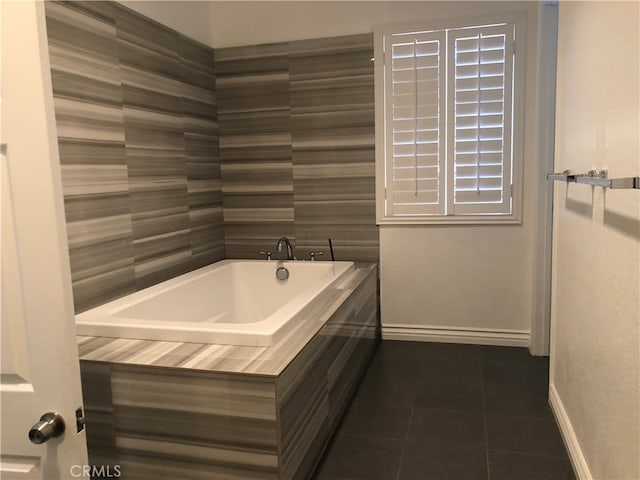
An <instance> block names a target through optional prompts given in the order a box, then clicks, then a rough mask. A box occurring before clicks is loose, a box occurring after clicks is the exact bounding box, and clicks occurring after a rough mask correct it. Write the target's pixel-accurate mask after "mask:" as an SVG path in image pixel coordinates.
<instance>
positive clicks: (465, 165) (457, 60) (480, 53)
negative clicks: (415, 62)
mask: <svg viewBox="0 0 640 480" xmlns="http://www.w3.org/2000/svg"><path fill="white" fill-rule="evenodd" d="M448 47H449V59H450V60H449V63H448V69H449V84H450V90H449V101H448V112H449V117H448V120H449V122H448V127H449V128H448V129H447V134H448V138H447V142H448V158H449V165H450V168H452V172H451V174H450V175H449V178H448V186H449V192H450V195H449V198H448V201H449V205H448V211H449V212H450V213H453V214H458V215H459V214H501V213H503V214H504V213H510V212H511V164H512V158H511V157H512V153H511V152H512V148H511V124H512V99H511V97H512V78H513V26H512V25H499V26H493V27H480V28H468V29H460V30H452V31H450V32H449V44H448Z"/></svg>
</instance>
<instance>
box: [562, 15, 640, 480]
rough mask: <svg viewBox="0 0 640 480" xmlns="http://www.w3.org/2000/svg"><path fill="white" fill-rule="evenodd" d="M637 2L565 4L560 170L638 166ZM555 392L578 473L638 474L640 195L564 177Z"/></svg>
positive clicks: (618, 478)
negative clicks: (575, 182)
mask: <svg viewBox="0 0 640 480" xmlns="http://www.w3.org/2000/svg"><path fill="white" fill-rule="evenodd" d="M639 24H640V3H638V2H628V3H613V2H566V3H564V2H562V3H561V4H560V22H559V39H558V43H559V50H558V97H557V98H558V107H557V114H556V124H557V136H556V138H557V143H556V170H559V171H560V170H563V169H566V168H570V169H572V170H573V171H575V172H583V171H587V170H589V169H591V168H599V169H601V168H607V169H608V170H609V174H610V176H611V177H626V176H637V175H638V174H640V156H639V155H640V141H639V131H640V122H639V117H640V107H639V102H640V94H639V92H640V79H639V74H638V72H639V69H640V62H639V58H640V48H639V43H640V38H639V35H638V25H639ZM555 205H556V211H555V212H554V255H553V264H554V272H553V285H554V286H553V305H554V308H553V314H552V326H553V327H552V345H551V348H552V350H551V385H550V396H551V400H552V406H553V408H554V412H555V413H556V416H557V418H558V421H559V424H560V426H561V429H562V431H563V436H564V437H565V440H566V441H567V443H568V445H569V450H570V453H571V456H572V458H573V461H574V464H575V466H576V470H577V471H578V473H579V477H580V478H581V479H584V478H594V479H602V480H636V479H638V478H640V392H639V384H640V192H638V191H637V190H607V191H604V190H603V189H602V188H599V187H594V188H592V187H589V186H586V185H577V184H569V185H564V184H560V183H556V197H555Z"/></svg>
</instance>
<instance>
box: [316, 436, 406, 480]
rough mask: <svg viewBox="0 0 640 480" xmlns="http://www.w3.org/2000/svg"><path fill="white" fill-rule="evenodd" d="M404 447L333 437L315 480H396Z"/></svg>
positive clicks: (354, 438)
mask: <svg viewBox="0 0 640 480" xmlns="http://www.w3.org/2000/svg"><path fill="white" fill-rule="evenodd" d="M404 445H405V444H404V442H397V441H393V440H382V439H378V438H367V437H361V436H355V435H344V434H342V433H340V434H338V435H336V436H335V437H334V440H333V444H332V445H331V446H330V448H329V451H328V453H327V455H326V456H325V458H324V461H323V462H322V464H321V465H320V467H319V469H318V471H317V472H316V477H315V479H316V480H325V479H332V480H334V479H339V478H350V479H354V480H396V478H397V474H398V470H399V468H400V460H401V458H402V453H403V450H404Z"/></svg>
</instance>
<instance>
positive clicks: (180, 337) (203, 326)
mask: <svg viewBox="0 0 640 480" xmlns="http://www.w3.org/2000/svg"><path fill="white" fill-rule="evenodd" d="M267 262H269V264H272V265H273V269H274V271H275V268H276V266H277V265H278V263H280V262H282V263H283V265H284V266H287V265H290V264H298V265H309V266H312V265H315V264H317V265H327V264H333V265H339V266H340V267H341V271H340V272H339V274H337V275H335V276H333V277H330V278H329V279H328V281H327V280H325V281H324V282H323V287H322V288H319V287H318V286H317V285H312V286H309V287H307V288H306V289H304V290H302V291H301V292H300V293H299V294H298V295H296V296H295V297H293V298H292V299H291V300H290V301H289V302H287V303H285V304H283V305H281V306H280V307H279V308H277V309H276V310H275V311H274V312H272V313H271V314H270V315H268V316H267V317H266V318H264V319H263V320H260V321H258V322H250V323H249V322H247V323H217V324H216V330H217V331H216V332H212V331H211V327H210V324H208V323H207V322H203V321H200V322H180V323H179V324H176V325H170V322H169V321H166V320H146V319H138V318H131V317H123V316H117V313H118V312H121V311H123V310H126V309H127V308H130V307H133V306H135V305H137V304H139V303H141V302H143V301H145V300H148V299H150V298H153V297H157V296H159V295H162V293H165V292H167V291H170V290H173V289H176V288H180V287H182V286H183V285H185V284H187V283H189V282H192V281H195V280H197V279H199V278H201V277H203V276H206V275H208V274H209V273H210V272H211V271H212V270H218V269H223V268H228V267H231V266H232V264H234V263H260V264H262V263H267ZM355 268H356V267H355V264H354V262H351V261H334V262H331V261H318V262H308V261H293V260H282V261H281V260H272V261H265V260H256V259H225V260H221V261H219V262H215V263H212V264H209V265H206V266H204V267H201V268H199V269H196V270H193V271H190V272H186V273H184V274H181V275H178V276H176V277H173V278H170V279H168V280H165V281H164V282H161V283H158V284H156V285H152V286H149V287H147V288H144V289H142V290H139V291H137V292H133V293H130V294H128V295H124V296H122V297H120V298H117V299H114V300H111V301H109V302H107V303H105V304H102V305H99V306H97V307H94V308H92V309H89V310H86V311H84V312H81V313H79V314H76V316H75V324H76V332H77V334H78V335H80V336H96V337H111V338H123V339H131V340H141V341H145V340H146V341H165V342H183V343H204V344H210V345H226V346H238V347H242V346H249V347H270V346H272V345H274V344H276V343H277V342H278V340H279V339H280V338H282V337H283V336H284V335H286V333H287V332H288V331H290V330H291V329H293V328H294V327H295V325H296V324H297V322H298V321H299V320H300V319H299V318H297V317H299V316H300V315H301V314H302V313H303V311H304V309H305V306H307V305H308V304H310V303H311V302H312V301H313V300H314V299H315V298H317V297H318V296H319V295H321V293H322V292H323V291H325V290H327V289H329V288H331V287H332V286H334V285H335V284H337V283H339V282H340V281H341V280H343V279H344V278H346V277H348V276H349V275H350V274H351V273H353V272H354V270H355ZM105 316H106V317H107V318H105ZM283 316H285V317H286V318H289V320H288V321H286V322H284V324H283V323H282V317H283ZM125 323H126V325H124V324H125ZM159 323H160V324H161V325H162V326H161V327H160V326H158V324H159ZM256 325H260V329H261V330H263V332H261V333H259V334H256V335H254V337H253V339H252V340H250V339H248V338H247V337H246V336H247V335H248V333H249V331H250V330H251V329H252V328H253V329H255V328H256ZM123 327H124V328H126V333H125V334H123V333H122V328H123ZM195 335H201V336H202V337H201V338H194V336H195ZM220 335H222V336H223V337H224V338H225V340H224V341H223V342H220V340H221V338H220ZM216 336H217V338H215V337H216ZM151 337H153V338H151ZM227 337H232V338H235V340H233V339H232V340H226V338H227ZM216 340H217V341H216Z"/></svg>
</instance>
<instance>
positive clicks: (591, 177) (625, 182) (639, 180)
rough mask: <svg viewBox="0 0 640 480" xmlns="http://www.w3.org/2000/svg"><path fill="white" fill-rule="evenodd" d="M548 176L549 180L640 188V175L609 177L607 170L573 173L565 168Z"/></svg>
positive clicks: (612, 187)
mask: <svg viewBox="0 0 640 480" xmlns="http://www.w3.org/2000/svg"><path fill="white" fill-rule="evenodd" d="M547 178H548V179H549V180H556V181H563V182H575V183H582V184H585V185H592V186H596V187H603V188H611V189H622V188H628V189H636V190H640V177H622V178H608V172H607V171H606V170H589V171H588V172H587V173H571V171H570V170H565V171H564V172H562V173H548V174H547Z"/></svg>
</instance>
